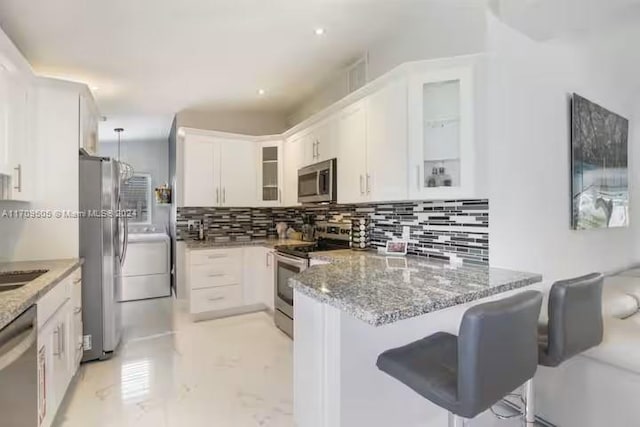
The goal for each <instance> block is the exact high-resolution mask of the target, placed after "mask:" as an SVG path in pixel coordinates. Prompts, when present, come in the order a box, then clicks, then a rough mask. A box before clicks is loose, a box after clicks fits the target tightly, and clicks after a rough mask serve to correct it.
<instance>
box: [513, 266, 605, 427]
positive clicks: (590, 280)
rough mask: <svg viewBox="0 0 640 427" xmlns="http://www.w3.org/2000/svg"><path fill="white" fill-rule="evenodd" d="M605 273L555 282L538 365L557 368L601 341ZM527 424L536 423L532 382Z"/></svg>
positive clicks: (526, 393)
mask: <svg viewBox="0 0 640 427" xmlns="http://www.w3.org/2000/svg"><path fill="white" fill-rule="evenodd" d="M602 282H603V278H602V274H600V273H591V274H588V275H586V276H581V277H576V278H574V279H568V280H561V281H558V282H555V283H554V284H553V286H551V290H550V291H549V321H548V323H547V324H546V325H540V327H539V330H538V332H539V335H538V363H539V364H540V365H542V366H547V367H556V366H558V365H560V364H561V363H562V362H564V361H565V360H567V359H570V358H572V357H573V356H575V355H577V354H579V353H582V352H584V351H586V350H588V349H590V348H592V347H596V346H598V345H599V344H600V343H601V342H602V335H603V324H602ZM523 400H524V402H525V406H526V407H527V410H526V411H525V412H526V413H527V416H526V421H527V422H533V421H534V419H535V408H534V399H533V382H531V381H530V382H528V383H527V386H526V387H525V390H524V393H523Z"/></svg>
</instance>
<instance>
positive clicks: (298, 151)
mask: <svg viewBox="0 0 640 427" xmlns="http://www.w3.org/2000/svg"><path fill="white" fill-rule="evenodd" d="M304 142H305V139H304V137H302V136H300V135H295V136H293V137H291V138H290V139H288V140H287V141H286V142H285V143H284V168H283V169H284V203H283V204H284V205H285V206H295V205H298V204H299V203H298V169H300V168H301V167H302V166H303V163H304V149H305V144H304Z"/></svg>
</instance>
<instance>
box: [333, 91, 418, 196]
mask: <svg viewBox="0 0 640 427" xmlns="http://www.w3.org/2000/svg"><path fill="white" fill-rule="evenodd" d="M407 145H408V141H407V83H406V80H404V79H397V80H395V81H393V82H391V83H389V84H388V85H386V86H385V87H383V88H382V89H380V90H379V91H377V92H375V93H373V94H372V95H370V96H369V97H368V98H367V157H366V158H367V172H366V176H365V186H366V193H367V200H368V201H370V202H384V201H392V200H405V199H406V198H407V190H408V189H407V178H408V177H407V172H406V171H407V149H408V146H407ZM338 190H340V189H339V188H338Z"/></svg>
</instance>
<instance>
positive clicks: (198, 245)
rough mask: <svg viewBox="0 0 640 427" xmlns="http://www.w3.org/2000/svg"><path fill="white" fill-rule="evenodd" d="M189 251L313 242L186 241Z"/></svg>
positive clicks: (271, 240) (254, 240) (287, 240)
mask: <svg viewBox="0 0 640 427" xmlns="http://www.w3.org/2000/svg"><path fill="white" fill-rule="evenodd" d="M184 242H185V243H186V244H187V248H188V249H216V248H236V247H242V246H264V247H267V248H274V247H275V246H278V245H312V244H313V242H304V241H302V240H294V239H284V240H281V239H252V240H230V241H226V242H225V241H216V240H185V241H184Z"/></svg>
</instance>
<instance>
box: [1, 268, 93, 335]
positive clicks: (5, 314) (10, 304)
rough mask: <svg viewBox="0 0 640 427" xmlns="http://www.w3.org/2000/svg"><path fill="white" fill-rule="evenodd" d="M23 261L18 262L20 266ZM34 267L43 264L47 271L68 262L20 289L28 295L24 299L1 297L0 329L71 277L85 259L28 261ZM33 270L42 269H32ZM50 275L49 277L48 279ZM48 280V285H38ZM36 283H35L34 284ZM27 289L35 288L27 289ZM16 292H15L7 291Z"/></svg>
mask: <svg viewBox="0 0 640 427" xmlns="http://www.w3.org/2000/svg"><path fill="white" fill-rule="evenodd" d="M20 262H21V261H18V262H16V264H19V263H20ZM27 262H29V263H31V264H33V265H34V266H35V265H37V264H38V263H42V267H41V268H42V269H46V268H47V265H50V264H51V263H64V262H67V263H68V264H65V265H63V266H59V267H53V268H49V271H48V272H46V273H45V274H43V275H42V276H40V277H38V278H37V279H35V280H33V281H32V282H30V283H28V284H27V285H25V286H24V288H22V289H20V291H22V292H23V293H26V294H27V295H25V296H24V298H21V299H19V300H18V301H17V302H14V301H11V300H8V301H3V298H2V297H0V329H2V328H4V327H5V326H7V325H8V324H10V323H11V322H13V321H14V320H15V319H16V318H17V317H18V316H20V315H21V314H22V313H24V312H25V311H26V310H27V309H29V307H31V306H33V305H35V304H36V303H37V302H38V300H39V299H40V298H42V297H43V296H44V295H45V294H47V293H48V292H49V291H50V290H51V289H53V288H54V287H55V286H56V285H58V284H59V283H60V282H62V281H63V280H64V279H66V278H67V277H69V275H70V274H71V273H72V272H73V271H74V270H75V269H77V268H78V267H80V266H82V265H83V264H84V258H69V259H61V260H37V261H27ZM32 269H33V270H36V269H40V268H32ZM48 275H50V276H49V277H47V276H48ZM43 280H47V281H46V283H38V281H43ZM34 282H35V283H34ZM27 287H34V288H35V289H33V288H27ZM7 292H14V291H7ZM4 304H6V306H3V305H4Z"/></svg>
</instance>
